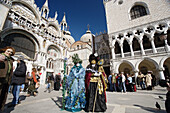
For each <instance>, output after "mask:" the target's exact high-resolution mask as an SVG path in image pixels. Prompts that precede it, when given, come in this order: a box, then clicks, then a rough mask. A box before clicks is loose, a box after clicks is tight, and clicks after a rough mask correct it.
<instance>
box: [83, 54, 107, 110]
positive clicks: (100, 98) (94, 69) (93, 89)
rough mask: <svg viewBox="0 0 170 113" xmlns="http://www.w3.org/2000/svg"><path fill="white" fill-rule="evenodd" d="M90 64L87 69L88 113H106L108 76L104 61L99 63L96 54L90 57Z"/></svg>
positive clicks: (86, 108)
mask: <svg viewBox="0 0 170 113" xmlns="http://www.w3.org/2000/svg"><path fill="white" fill-rule="evenodd" d="M89 62H90V64H89V65H88V66H87V68H86V76H85V85H86V102H87V103H86V107H85V111H86V112H105V111H106V109H107V106H106V88H107V84H106V78H107V77H106V74H105V72H104V69H103V67H102V65H103V60H101V61H99V58H98V57H95V56H94V54H91V55H90V56H89Z"/></svg>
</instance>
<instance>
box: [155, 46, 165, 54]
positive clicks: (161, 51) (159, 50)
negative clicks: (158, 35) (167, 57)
mask: <svg viewBox="0 0 170 113" xmlns="http://www.w3.org/2000/svg"><path fill="white" fill-rule="evenodd" d="M156 50H157V53H164V52H166V50H165V47H159V48H156Z"/></svg>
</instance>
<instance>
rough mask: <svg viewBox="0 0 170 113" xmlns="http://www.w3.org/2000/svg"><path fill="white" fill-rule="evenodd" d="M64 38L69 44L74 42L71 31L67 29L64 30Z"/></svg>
mask: <svg viewBox="0 0 170 113" xmlns="http://www.w3.org/2000/svg"><path fill="white" fill-rule="evenodd" d="M64 38H66V39H67V40H68V41H69V42H70V43H71V44H73V43H74V42H75V40H74V38H73V37H72V36H71V33H70V32H69V31H66V33H65V35H64Z"/></svg>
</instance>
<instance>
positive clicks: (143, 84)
mask: <svg viewBox="0 0 170 113" xmlns="http://www.w3.org/2000/svg"><path fill="white" fill-rule="evenodd" d="M140 87H141V88H142V89H145V82H143V81H141V82H140Z"/></svg>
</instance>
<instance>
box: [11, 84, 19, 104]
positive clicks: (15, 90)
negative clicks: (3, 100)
mask: <svg viewBox="0 0 170 113" xmlns="http://www.w3.org/2000/svg"><path fill="white" fill-rule="evenodd" d="M20 88H21V85H13V91H12V94H13V97H14V98H13V100H12V104H14V105H16V104H18V102H19V93H20Z"/></svg>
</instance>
